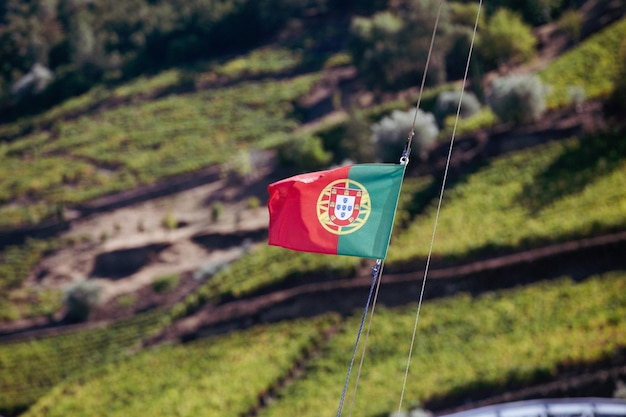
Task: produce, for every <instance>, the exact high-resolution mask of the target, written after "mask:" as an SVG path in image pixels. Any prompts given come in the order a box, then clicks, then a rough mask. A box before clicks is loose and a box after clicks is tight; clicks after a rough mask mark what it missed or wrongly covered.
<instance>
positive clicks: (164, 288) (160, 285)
mask: <svg viewBox="0 0 626 417" xmlns="http://www.w3.org/2000/svg"><path fill="white" fill-rule="evenodd" d="M179 282H180V276H179V275H178V274H167V275H161V276H158V277H155V278H154V280H153V281H152V289H153V290H154V292H156V293H159V294H162V293H165V292H168V291H171V290H173V289H175V288H176V287H178V283H179Z"/></svg>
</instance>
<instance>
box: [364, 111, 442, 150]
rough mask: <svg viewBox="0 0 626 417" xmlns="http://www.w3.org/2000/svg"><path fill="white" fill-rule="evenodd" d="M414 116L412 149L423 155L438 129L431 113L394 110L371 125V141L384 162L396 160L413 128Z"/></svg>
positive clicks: (434, 138)
mask: <svg viewBox="0 0 626 417" xmlns="http://www.w3.org/2000/svg"><path fill="white" fill-rule="evenodd" d="M414 118H415V137H414V138H413V149H416V151H415V152H418V153H419V155H420V157H422V158H423V157H425V156H426V154H427V152H428V149H429V147H430V146H431V145H432V144H433V143H434V142H435V141H436V140H437V135H438V134H439V129H438V128H437V123H436V122H435V117H434V116H433V114H432V113H424V112H423V111H421V110H418V113H417V117H416V116H415V110H408V111H400V110H394V111H393V112H392V113H391V115H389V116H386V117H384V118H383V119H382V120H381V121H380V122H378V123H376V124H374V125H373V126H372V142H373V143H374V145H375V147H376V148H377V151H378V152H377V153H378V155H379V156H380V157H381V159H382V160H383V161H385V162H390V161H393V160H398V159H399V157H400V155H401V152H402V149H403V148H404V144H405V142H406V139H407V137H408V135H409V133H410V132H411V129H412V128H413V119H414Z"/></svg>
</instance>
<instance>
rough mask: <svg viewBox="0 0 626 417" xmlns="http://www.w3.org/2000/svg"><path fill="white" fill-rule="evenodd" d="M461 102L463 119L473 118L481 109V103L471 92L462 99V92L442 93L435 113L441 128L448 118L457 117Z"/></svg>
mask: <svg viewBox="0 0 626 417" xmlns="http://www.w3.org/2000/svg"><path fill="white" fill-rule="evenodd" d="M459 101H461V113H460V116H461V117H463V118H465V117H470V116H473V115H475V114H476V113H478V112H479V111H480V109H481V106H480V102H479V101H478V99H477V98H476V96H475V95H474V94H473V93H471V92H465V93H463V97H462V98H461V91H460V90H455V91H444V92H441V93H440V94H439V96H437V102H436V103H435V109H434V111H433V113H434V116H435V119H436V120H437V123H438V124H439V126H443V121H444V120H445V118H446V117H447V116H450V115H456V112H457V110H458V107H459Z"/></svg>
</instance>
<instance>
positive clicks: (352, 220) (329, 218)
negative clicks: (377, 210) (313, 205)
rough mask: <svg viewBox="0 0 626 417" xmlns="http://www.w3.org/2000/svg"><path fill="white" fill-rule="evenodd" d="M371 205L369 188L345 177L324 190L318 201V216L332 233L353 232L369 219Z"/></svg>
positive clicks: (325, 227)
mask: <svg viewBox="0 0 626 417" xmlns="http://www.w3.org/2000/svg"><path fill="white" fill-rule="evenodd" d="M370 205H371V204H370V196H369V193H368V192H367V189H366V188H365V187H364V186H363V185H362V184H360V183H358V182H356V181H354V180H350V179H348V178H345V179H341V180H337V181H333V182H331V183H330V184H328V185H327V186H326V187H325V188H324V189H323V190H322V192H321V193H320V195H319V198H318V201H317V218H318V219H319V221H320V223H321V224H322V226H323V227H324V229H326V230H327V231H329V232H331V233H334V234H338V235H339V234H347V233H352V232H355V231H357V230H358V229H359V228H360V227H361V226H363V225H364V224H365V222H366V221H367V218H368V217H369V213H370V210H369V209H370Z"/></svg>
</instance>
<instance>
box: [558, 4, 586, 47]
mask: <svg viewBox="0 0 626 417" xmlns="http://www.w3.org/2000/svg"><path fill="white" fill-rule="evenodd" d="M557 23H558V25H559V28H560V29H561V30H562V31H563V32H565V34H566V35H567V37H568V38H569V39H570V40H571V41H573V42H578V40H579V39H580V32H581V30H582V16H581V15H580V13H578V12H577V11H576V10H568V11H566V12H564V13H563V14H562V15H561V17H560V18H559V21H558V22H557Z"/></svg>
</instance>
